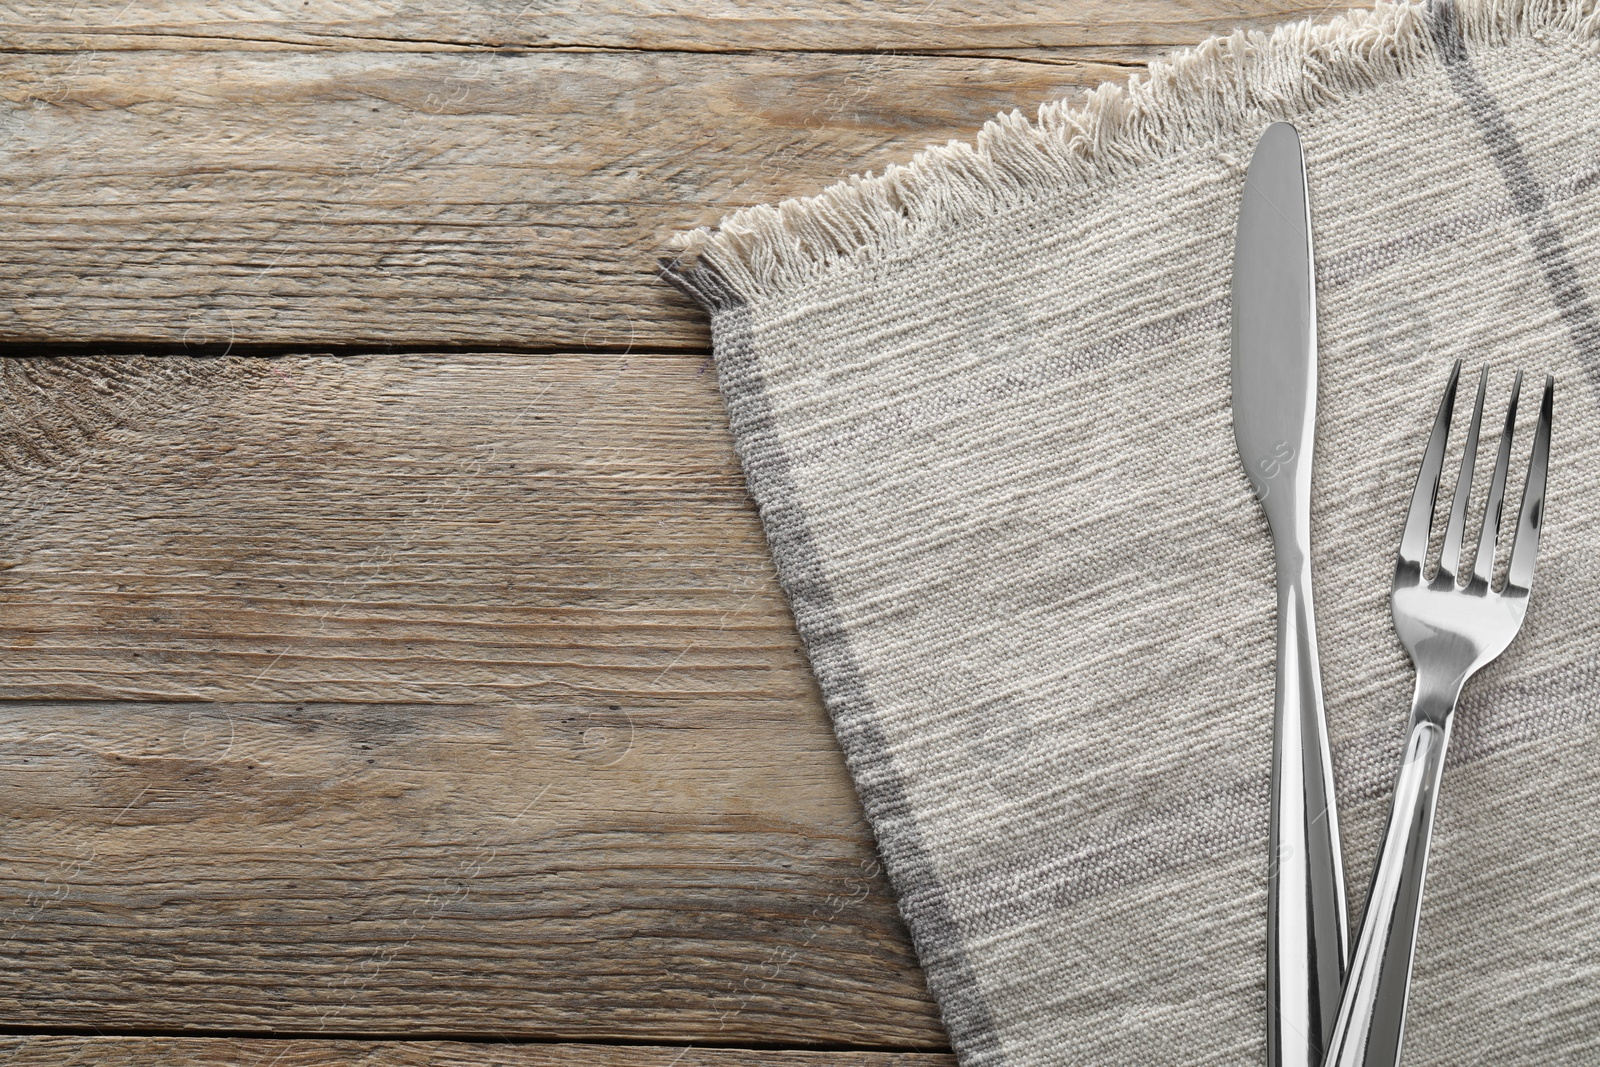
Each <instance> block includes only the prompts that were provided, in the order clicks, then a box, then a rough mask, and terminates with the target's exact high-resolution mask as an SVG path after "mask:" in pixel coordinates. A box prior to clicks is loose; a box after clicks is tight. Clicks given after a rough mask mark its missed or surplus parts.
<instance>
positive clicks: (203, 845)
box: [0, 697, 944, 1048]
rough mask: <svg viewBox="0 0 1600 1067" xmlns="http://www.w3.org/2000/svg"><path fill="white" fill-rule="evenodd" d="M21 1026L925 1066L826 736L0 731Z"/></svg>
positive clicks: (404, 710)
mask: <svg viewBox="0 0 1600 1067" xmlns="http://www.w3.org/2000/svg"><path fill="white" fill-rule="evenodd" d="M0 803H3V804H4V806H5V811H6V824H7V825H6V832H5V834H4V838H3V843H0V850H3V862H0V916H4V917H5V922H4V929H5V934H4V937H3V939H0V1012H3V1014H4V1017H5V1018H6V1020H7V1022H8V1024H10V1025H21V1026H46V1027H51V1026H53V1027H61V1026H76V1027H98V1028H99V1029H100V1031H101V1032H105V1031H111V1032H115V1031H116V1030H136V1031H137V1030H168V1031H170V1030H184V1029H201V1030H207V1031H242V1032H251V1031H254V1032H262V1031H283V1032H290V1033H318V1032H326V1033H330V1034H338V1033H357V1034H404V1033H418V1034H480V1035H484V1036H488V1037H493V1036H504V1037H529V1036H536V1037H549V1038H563V1039H574V1038H577V1039H603V1040H629V1041H658V1040H666V1041H702V1040H708V1039H711V1040H716V1041H718V1042H723V1043H730V1044H734V1043H764V1044H766V1043H789V1044H808V1043H811V1044H829V1045H858V1046H867V1047H882V1046H891V1047H922V1048H939V1047H941V1046H942V1045H943V1044H944V1037H943V1034H942V1031H941V1030H940V1028H939V1025H938V1022H937V1020H936V1017H935V1012H934V1009H933V1007H932V1005H931V1003H930V1002H929V1000H928V996H927V993H926V992H925V989H924V987H923V984H922V978H921V974H920V972H919V970H918V969H917V966H916V961H915V958H914V956H913V954H912V952H911V950H910V947H909V945H908V943H907V939H906V935H905V933H904V931H903V929H902V927H901V925H900V922H899V920H898V918H897V915H896V912H895V910H894V906H893V904H892V902H891V899H890V896H889V893H888V890H887V888H886V887H885V885H884V883H883V879H882V876H881V874H880V872H879V870H878V866H877V861H876V859H875V857H874V854H873V851H872V846H871V840H870V836H869V834H868V832H867V830H866V828H865V827H864V826H863V825H862V823H861V820H860V816H859V814H858V812H857V810H856V807H855V802H854V799H853V796H852V794H851V791H850V785H849V782H848V781H847V779H846V777H845V774H844V771H843V767H842V761H841V760H840V758H839V755H838V752H837V750H836V749H835V748H834V746H833V742H832V739H831V737H830V736H829V735H828V733H827V728H826V725H825V723H823V722H822V721H820V717H819V716H818V715H817V714H816V712H815V709H814V708H811V707H807V706H805V705H803V704H797V703H795V702H776V701H772V702H765V703H763V702H758V701H753V700H734V699H698V700H689V699H682V698H680V699H662V698H657V699H653V700H652V699H645V698H640V697H635V698H633V699H627V698H618V699H617V700H616V701H615V702H614V703H611V704H607V703H604V702H601V701H595V700H584V699H582V698H574V699H571V700H568V701H566V702H558V701H555V700H536V701H529V702H527V703H515V704H494V705H473V706H449V705H437V704H414V705H406V704H375V705H352V704H315V703H305V704H236V703H229V704H185V705H171V704H167V705H163V704H153V703H129V704H102V703H93V704H81V703H31V702H14V701H13V702H5V703H0Z"/></svg>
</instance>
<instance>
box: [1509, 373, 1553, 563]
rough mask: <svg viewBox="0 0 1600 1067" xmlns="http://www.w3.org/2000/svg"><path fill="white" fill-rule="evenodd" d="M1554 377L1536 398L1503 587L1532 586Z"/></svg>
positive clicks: (1547, 464) (1547, 377) (1547, 460)
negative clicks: (1530, 444)
mask: <svg viewBox="0 0 1600 1067" xmlns="http://www.w3.org/2000/svg"><path fill="white" fill-rule="evenodd" d="M1555 392H1556V380H1555V379H1554V378H1553V377H1551V376H1550V375H1548V374H1546V375H1545V376H1544V397H1543V399H1541V400H1540V401H1539V424H1538V425H1537V426H1536V427H1535V428H1534V431H1533V452H1532V454H1531V455H1529V457H1528V480H1527V482H1526V483H1525V484H1524V485H1523V487H1522V511H1521V512H1520V513H1519V514H1518V516H1517V539H1516V540H1515V541H1514V542H1512V544H1511V567H1510V569H1509V570H1507V572H1506V588H1507V589H1510V588H1511V587H1512V586H1516V587H1517V588H1519V589H1528V588H1529V587H1530V586H1532V585H1533V558H1534V557H1535V556H1536V555H1538V554H1539V530H1540V528H1541V527H1542V526H1543V525H1544V482H1545V474H1546V472H1547V471H1548V470H1549V467H1550V416H1551V413H1552V410H1553V409H1554V407H1555Z"/></svg>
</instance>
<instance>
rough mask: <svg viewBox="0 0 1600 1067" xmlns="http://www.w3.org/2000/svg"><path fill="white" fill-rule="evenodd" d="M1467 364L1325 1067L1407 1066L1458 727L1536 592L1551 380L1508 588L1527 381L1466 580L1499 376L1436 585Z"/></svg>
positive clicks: (1439, 461)
mask: <svg viewBox="0 0 1600 1067" xmlns="http://www.w3.org/2000/svg"><path fill="white" fill-rule="evenodd" d="M1460 377H1461V361H1460V360H1457V361H1456V364H1455V369H1453V370H1452V371H1451V372H1450V383H1449V385H1447V386H1446V387H1445V391H1444V399H1443V400H1442V401H1441V402H1440V404H1439V414H1438V415H1437V416H1436V417H1435V419H1434V422H1433V433H1432V434H1431V435H1430V436H1429V438H1428V448H1427V451H1426V453H1424V455H1423V458H1422V469H1421V470H1420V471H1418V472H1417V487H1416V490H1415V491H1414V492H1413V493H1412V496H1411V509H1410V512H1409V513H1408V515H1407V517H1406V525H1405V532H1404V534H1403V535H1402V536H1401V539H1400V552H1399V558H1398V559H1397V560H1396V561H1395V568H1394V587H1393V590H1392V592H1391V594H1390V604H1391V607H1392V610H1393V614H1394V628H1395V631H1396V632H1397V633H1398V634H1399V635H1400V641H1401V643H1402V644H1404V645H1405V647H1406V651H1407V652H1409V653H1410V654H1411V662H1412V664H1413V665H1414V666H1415V668H1416V672H1417V686H1416V692H1415V695H1414V696H1413V697H1412V701H1411V720H1410V724H1409V725H1408V726H1407V728H1406V745H1405V755H1404V757H1403V759H1402V761H1401V766H1400V773H1399V775H1398V776H1397V777H1396V779H1395V786H1394V800H1393V804H1392V806H1391V808H1390V810H1389V825H1388V829H1387V830H1385V831H1384V837H1383V846H1382V849H1381V850H1380V851H1379V854H1378V866H1377V870H1376V871H1375V872H1374V874H1373V876H1372V891H1371V893H1370V894H1369V896H1368V898H1367V913H1366V916H1365V918H1364V919H1363V920H1362V923H1361V934H1360V937H1359V938H1358V939H1357V941H1356V949H1355V955H1354V957H1353V958H1352V960H1351V964H1350V972H1349V977H1348V978H1347V979H1346V982H1345V987H1344V995H1343V997H1342V998H1341V999H1340V1003H1339V1014H1338V1017H1337V1019H1336V1021H1335V1023H1334V1030H1333V1040H1332V1041H1331V1043H1330V1044H1329V1047H1328V1054H1327V1057H1326V1059H1325V1060H1324V1061H1323V1062H1324V1067H1392V1065H1393V1064H1395V1063H1396V1062H1398V1060H1399V1059H1400V1042H1401V1038H1402V1037H1403V1036H1404V1032H1405V1021H1406V999H1407V997H1408V995H1409V992H1410V986H1411V963H1412V959H1413V957H1414V955H1415V952H1416V943H1417V919H1418V915H1419V913H1420V911H1421V907H1422V883H1423V879H1424V877H1425V876H1426V874H1427V870H1428V845H1429V842H1430V840H1431V838H1432V836H1433V813H1434V808H1435V807H1436V806H1437V804H1438V798H1439V778H1440V771H1441V769H1442V768H1443V767H1444V753H1445V747H1446V746H1447V745H1448V744H1449V742H1450V725H1451V722H1452V720H1453V719H1454V718H1455V710H1456V701H1457V700H1458V699H1459V698H1460V696H1461V688H1462V686H1464V685H1465V684H1466V681H1467V679H1468V678H1470V677H1472V675H1473V674H1474V673H1475V672H1477V671H1478V669H1479V668H1481V667H1483V666H1484V665H1485V664H1487V663H1489V662H1490V661H1491V660H1493V659H1494V658H1495V657H1496V656H1498V655H1500V653H1501V652H1503V651H1505V648H1506V646H1507V645H1509V644H1510V643H1511V639H1512V638H1513V637H1515V636H1516V634H1517V630H1518V629H1520V628H1521V626H1522V619H1523V616H1524V615H1525V614H1526V613H1527V610H1528V590H1529V588H1530V586H1531V585H1532V582H1533V561H1534V556H1535V555H1536V554H1537V553H1538V551H1539V530H1540V527H1541V526H1542V525H1543V523H1544V490H1545V474H1546V470H1547V468H1548V467H1549V463H1550V414H1551V406H1552V402H1553V398H1554V394H1555V381H1554V379H1553V378H1551V377H1550V376H1548V375H1546V376H1545V380H1544V398H1543V399H1542V400H1541V401H1540V404H1539V422H1538V425H1537V427H1536V428H1535V430H1534V434H1533V450H1532V455H1531V456H1530V457H1529V460H1528V476H1527V480H1526V482H1525V483H1524V486H1523V492H1522V510H1521V513H1520V515H1519V516H1518V518H1517V529H1516V534H1515V537H1514V539H1513V541H1512V543H1511V561H1510V566H1509V567H1508V569H1507V572H1506V579H1505V585H1504V587H1503V588H1501V589H1500V590H1498V591H1497V590H1495V589H1494V587H1493V578H1494V557H1495V542H1496V541H1497V540H1498V537H1499V533H1500V518H1501V505H1502V503H1503V502H1504V499H1505V489H1506V468H1507V466H1508V465H1509V463H1510V459H1511V431H1512V427H1513V425H1514V424H1515V422H1516V417H1517V397H1518V395H1519V394H1520V393H1521V390H1522V372H1521V371H1518V372H1517V377H1516V381H1515V382H1514V383H1513V384H1512V386H1511V402H1510V404H1509V406H1508V408H1507V411H1506V422H1505V431H1504V432H1503V433H1502V434H1501V436H1500V450H1499V456H1498V458H1497V460H1496V461H1495V466H1494V476H1493V480H1492V481H1491V482H1490V483H1489V498H1488V502H1487V504H1486V506H1485V508H1484V519H1483V525H1482V528H1481V530H1480V532H1479V537H1478V551H1477V555H1476V556H1475V557H1474V559H1473V564H1472V573H1471V574H1470V575H1467V576H1465V580H1464V581H1463V580H1461V579H1460V578H1458V574H1459V572H1460V571H1461V569H1462V564H1463V563H1464V562H1465V561H1464V559H1463V558H1462V554H1461V543H1462V535H1463V532H1464V529H1465V526H1466V518H1467V501H1468V499H1469V498H1470V497H1471V494H1472V468H1473V465H1474V463H1475V461H1476V458H1477V452H1478V426H1479V424H1480V422H1481V421H1482V417H1483V395H1484V389H1485V388H1486V386H1487V383H1488V377H1489V368H1488V367H1484V368H1483V370H1482V372H1481V373H1480V374H1479V375H1478V401H1477V404H1476V405H1475V406H1474V407H1473V409H1472V423H1471V425H1470V426H1469V427H1468V428H1467V440H1466V446H1465V448H1464V450H1463V452H1462V456H1461V472H1460V474H1459V476H1458V477H1457V479H1456V490H1455V496H1454V499H1453V500H1452V501H1451V504H1450V517H1449V521H1448V524H1447V525H1446V526H1445V533H1444V545H1443V548H1442V550H1441V552H1440V556H1439V567H1438V571H1437V572H1436V573H1435V574H1434V575H1433V576H1432V577H1431V578H1430V577H1428V576H1427V574H1426V573H1425V570H1426V568H1425V563H1426V560H1427V556H1428V545H1429V543H1430V535H1431V531H1432V529H1433V513H1434V504H1435V502H1436V500H1437V498H1438V495H1439V475H1440V473H1441V471H1442V470H1443V468H1444V453H1445V444H1446V441H1447V440H1448V438H1449V436H1450V414H1451V412H1452V410H1453V409H1454V408H1455V402H1456V385H1457V383H1458V382H1459V380H1460Z"/></svg>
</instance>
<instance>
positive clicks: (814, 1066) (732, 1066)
mask: <svg viewBox="0 0 1600 1067" xmlns="http://www.w3.org/2000/svg"><path fill="white" fill-rule="evenodd" d="M0 1056H4V1057H5V1058H4V1062H5V1063H6V1064H7V1067H86V1065H90V1064H93V1065H95V1067H174V1065H177V1064H183V1065H184V1067H955V1058H954V1057H953V1056H950V1055H948V1054H944V1053H936V1052H934V1053H929V1052H779V1051H772V1050H765V1049H763V1050H754V1049H750V1050H747V1049H701V1048H673V1047H660V1046H656V1047H651V1046H627V1045H622V1046H606V1045H575V1044H560V1045H507V1044H489V1043H466V1042H456V1041H408V1042H404V1043H400V1042H392V1041H391V1042H383V1041H307V1040H251V1039H248V1038H226V1039H218V1038H172V1037H112V1038H106V1037H0Z"/></svg>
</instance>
